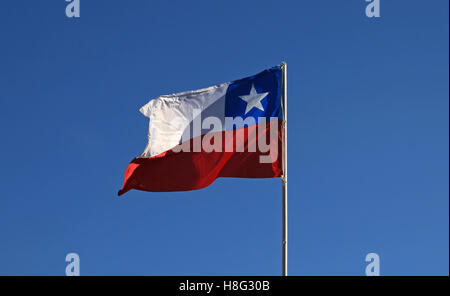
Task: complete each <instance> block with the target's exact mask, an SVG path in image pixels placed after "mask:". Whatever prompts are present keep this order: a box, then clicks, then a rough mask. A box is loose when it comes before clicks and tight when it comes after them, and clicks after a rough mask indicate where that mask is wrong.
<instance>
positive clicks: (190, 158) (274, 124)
mask: <svg viewBox="0 0 450 296" xmlns="http://www.w3.org/2000/svg"><path fill="white" fill-rule="evenodd" d="M281 74H282V71H281V66H276V67H273V68H270V69H267V70H265V71H263V72H261V73H259V74H257V75H254V76H250V77H247V78H243V79H240V80H236V81H233V82H228V83H224V84H220V85H216V86H212V87H208V88H205V89H200V90H194V91H187V92H181V93H176V94H172V95H164V96H160V97H158V98H156V99H152V100H150V101H149V102H148V103H147V104H146V105H144V106H143V107H142V108H141V109H140V112H141V113H142V114H143V115H145V116H146V117H148V118H149V121H150V122H149V132H148V143H147V146H146V147H145V150H144V151H143V152H142V153H141V155H139V156H138V157H136V158H135V159H133V160H132V161H131V163H130V164H129V165H128V167H127V169H126V171H125V178H124V184H123V188H122V189H121V190H120V191H119V193H118V194H119V195H122V194H124V193H126V192H128V191H129V190H131V189H137V190H143V191H152V192H165V191H186V190H195V189H201V188H204V187H206V186H208V185H210V184H211V183H212V182H214V180H215V179H216V178H218V177H236V178H275V177H280V176H281V174H282V168H281V165H282V159H281V157H282V155H281V147H282V110H281V108H282V105H281V98H280V94H281V85H280V82H281V76H282V75H281Z"/></svg>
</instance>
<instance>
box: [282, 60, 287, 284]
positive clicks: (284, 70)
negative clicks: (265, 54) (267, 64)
mask: <svg viewBox="0 0 450 296" xmlns="http://www.w3.org/2000/svg"><path fill="white" fill-rule="evenodd" d="M281 73H282V77H281V81H282V89H281V91H282V94H283V97H282V98H283V100H282V102H281V103H282V106H283V108H282V110H283V124H282V169H283V174H282V176H281V182H282V186H283V189H282V200H283V201H282V219H283V242H282V248H283V251H282V269H283V272H282V274H283V276H287V275H288V203H287V201H288V200H287V64H286V63H285V62H282V63H281Z"/></svg>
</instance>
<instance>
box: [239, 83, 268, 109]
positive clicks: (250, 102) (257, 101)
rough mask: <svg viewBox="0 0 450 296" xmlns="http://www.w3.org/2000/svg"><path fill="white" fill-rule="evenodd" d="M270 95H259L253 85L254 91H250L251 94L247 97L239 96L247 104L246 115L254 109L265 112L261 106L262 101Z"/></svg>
mask: <svg viewBox="0 0 450 296" xmlns="http://www.w3.org/2000/svg"><path fill="white" fill-rule="evenodd" d="M268 94H269V93H268V92H265V93H260V94H259V93H257V92H256V89H255V85H254V84H252V89H251V90H250V94H248V95H246V96H239V97H240V98H241V99H243V100H244V101H246V102H247V108H245V114H247V113H248V112H249V111H250V110H251V109H252V108H253V107H255V108H258V109H259V110H261V111H264V107H263V105H262V104H261V101H262V99H264V98H265V97H266V96H267V95H268Z"/></svg>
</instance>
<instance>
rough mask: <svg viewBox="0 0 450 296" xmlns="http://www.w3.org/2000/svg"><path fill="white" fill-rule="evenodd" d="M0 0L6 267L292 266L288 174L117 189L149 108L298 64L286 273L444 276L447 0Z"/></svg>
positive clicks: (116, 270) (47, 270) (91, 270)
mask: <svg viewBox="0 0 450 296" xmlns="http://www.w3.org/2000/svg"><path fill="white" fill-rule="evenodd" d="M381 5H382V7H381V18H379V19H369V18H367V17H366V16H365V13H364V10H365V6H366V2H365V1H364V0H341V1H335V0H324V1H313V0H301V1H263V0H258V1H234V0H233V1H210V0H208V1H155V0H152V1H143V0H139V1H107V0H95V1H92V0H89V1H87V0H81V18H80V19H68V18H66V16H65V6H66V2H64V0H58V1H56V0H55V1H1V2H0V33H1V34H0V38H1V39H0V42H1V46H0V110H1V117H0V132H1V139H2V140H1V145H0V163H1V170H0V184H1V192H0V275H11V274H12V275H64V271H65V266H66V262H65V261H64V259H65V256H66V254H67V253H69V252H76V253H78V254H79V255H80V257H81V274H82V275H279V274H280V272H281V183H280V180H278V179H269V180H264V179H261V180H251V179H219V180H217V181H216V182H215V183H214V184H213V185H212V186H210V187H208V188H206V189H203V190H199V191H192V192H183V193H147V192H138V191H131V192H129V193H127V194H126V195H125V196H124V197H125V198H118V197H117V196H116V193H117V190H118V189H120V187H121V185H122V181H123V173H124V170H125V168H126V167H127V164H128V162H129V161H130V160H131V159H132V158H133V157H134V156H136V155H137V154H139V153H140V152H142V150H143V149H144V146H145V144H146V136H147V128H148V121H147V119H146V118H145V117H144V116H142V115H141V114H140V113H139V112H138V109H139V108H140V107H141V106H142V105H144V104H145V103H146V102H147V101H148V100H149V99H150V98H153V97H156V96H158V95H161V94H167V93H173V92H178V91H184V90H190V89H197V88H202V87H207V86H210V85H214V84H218V83H222V82H226V81H231V80H234V79H238V78H242V77H245V76H248V75H251V74H255V73H257V72H259V71H261V70H263V69H265V68H269V67H271V66H274V65H277V64H280V63H281V61H287V63H288V71H289V72H288V83H289V170H290V171H289V181H290V183H289V270H290V274H292V275H364V270H365V266H366V263H365V262H364V258H365V255H366V254H367V253H369V252H376V253H378V254H379V255H380V258H381V274H383V275H419V274H424V275H444V274H448V272H449V199H448V196H449V183H448V182H449V181H448V179H449V136H448V135H449V99H448V95H449V84H448V79H449V59H448V57H449V55H448V54H449V39H448V34H449V32H448V31H449V29H448V26H449V17H448V11H449V7H448V6H449V2H448V1H446V0H433V1H418V0H409V1H406V0H402V1H400V0H397V1H387V0H381Z"/></svg>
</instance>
